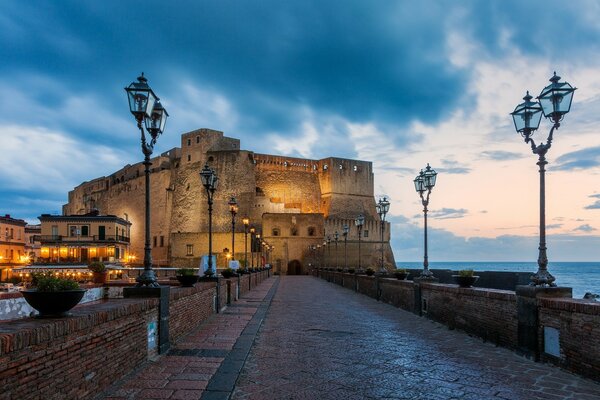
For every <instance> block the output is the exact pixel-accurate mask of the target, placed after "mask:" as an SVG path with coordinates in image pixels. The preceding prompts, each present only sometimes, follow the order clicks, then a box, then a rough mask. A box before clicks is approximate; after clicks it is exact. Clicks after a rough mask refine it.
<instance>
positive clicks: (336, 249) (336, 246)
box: [333, 231, 340, 269]
mask: <svg viewBox="0 0 600 400" xmlns="http://www.w3.org/2000/svg"><path fill="white" fill-rule="evenodd" d="M333 240H335V268H336V269H337V268H339V267H340V264H339V263H338V241H339V240H340V233H339V232H338V231H335V233H334V234H333Z"/></svg>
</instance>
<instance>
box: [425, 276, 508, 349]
mask: <svg viewBox="0 0 600 400" xmlns="http://www.w3.org/2000/svg"><path fill="white" fill-rule="evenodd" d="M421 298H422V299H425V300H426V302H427V317H429V318H431V319H433V320H435V321H438V322H441V323H443V324H444V325H447V326H448V327H450V328H452V329H454V328H456V329H460V330H463V331H465V332H468V333H471V334H474V335H476V336H479V337H481V338H483V339H484V340H487V341H491V342H493V343H495V344H498V345H501V346H504V347H508V348H513V349H514V348H516V347H517V331H518V320H517V296H516V295H515V293H514V292H511V291H505V290H495V289H479V288H460V287H457V286H456V285H447V284H432V283H422V284H421Z"/></svg>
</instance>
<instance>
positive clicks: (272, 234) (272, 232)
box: [271, 228, 279, 236]
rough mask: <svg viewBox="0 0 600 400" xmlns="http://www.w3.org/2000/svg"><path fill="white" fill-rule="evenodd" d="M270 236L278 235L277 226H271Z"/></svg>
mask: <svg viewBox="0 0 600 400" xmlns="http://www.w3.org/2000/svg"><path fill="white" fill-rule="evenodd" d="M271 236H279V228H273V230H272V231H271Z"/></svg>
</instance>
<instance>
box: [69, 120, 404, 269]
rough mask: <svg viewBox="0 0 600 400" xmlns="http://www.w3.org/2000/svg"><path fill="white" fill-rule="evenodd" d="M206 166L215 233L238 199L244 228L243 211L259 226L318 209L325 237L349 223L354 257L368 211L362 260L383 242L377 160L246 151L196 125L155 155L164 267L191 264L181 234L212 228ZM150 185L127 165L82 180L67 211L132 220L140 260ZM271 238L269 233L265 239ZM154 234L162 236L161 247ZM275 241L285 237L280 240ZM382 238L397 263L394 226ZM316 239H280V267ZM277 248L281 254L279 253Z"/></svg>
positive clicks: (158, 255) (137, 168)
mask: <svg viewBox="0 0 600 400" xmlns="http://www.w3.org/2000/svg"><path fill="white" fill-rule="evenodd" d="M205 164H208V165H209V166H210V167H211V168H212V169H214V170H215V172H216V174H217V176H218V177H219V186H218V189H217V191H216V192H215V194H214V204H213V214H212V216H213V219H212V224H213V232H215V233H216V234H218V233H227V232H229V233H230V232H231V228H232V226H231V213H230V211H229V205H228V204H227V203H228V202H229V200H230V198H231V197H235V198H236V200H237V203H238V208H239V209H238V214H237V219H236V222H237V223H236V227H235V230H236V232H237V233H238V234H239V233H241V232H243V229H244V228H243V225H242V218H244V217H248V218H249V219H250V221H251V224H252V225H253V226H255V227H256V228H257V229H258V231H259V232H260V231H261V230H262V225H263V223H264V221H263V215H265V214H269V215H270V214H307V215H312V214H319V215H321V217H320V218H324V222H323V223H322V224H321V225H320V228H319V229H320V231H319V233H318V234H319V235H320V239H319V241H322V239H323V238H324V237H325V236H326V235H328V234H329V235H333V233H334V232H335V230H336V229H337V230H339V232H340V234H341V225H340V224H341V222H340V221H342V220H344V221H347V223H348V224H349V225H350V227H351V232H350V235H349V238H348V247H347V249H348V257H349V258H353V259H354V258H355V257H357V256H358V254H357V251H354V250H351V247H357V246H351V243H353V240H356V239H357V237H356V232H355V227H354V224H353V222H354V218H355V217H356V216H357V215H358V214H361V213H362V214H364V215H365V216H366V221H365V230H366V231H368V234H369V236H368V237H364V238H362V242H363V243H362V244H361V260H363V264H365V262H370V261H368V260H371V259H376V258H377V257H375V256H373V254H379V253H378V252H379V249H380V248H381V243H379V241H380V237H379V230H378V226H380V225H378V223H379V217H378V216H377V214H376V211H375V199H374V197H373V190H374V189H373V186H374V185H373V172H372V163H371V162H367V161H358V160H348V159H341V158H333V157H332V158H327V159H323V160H310V159H301V158H293V157H285V156H276V155H267V154H258V153H253V152H250V151H246V150H241V149H240V141H239V140H238V139H234V138H228V137H225V136H224V135H223V132H220V131H215V130H211V129H198V130H195V131H191V132H187V133H184V134H183V135H182V136H181V148H175V149H171V150H169V151H168V152H165V153H163V154H161V155H160V156H157V157H155V158H153V159H152V166H151V176H150V186H151V189H150V197H151V199H150V201H151V213H150V215H151V226H150V232H151V235H150V236H151V242H152V243H151V244H152V255H153V259H154V261H155V262H160V264H162V265H164V264H165V263H166V262H169V263H174V264H173V265H174V266H183V265H187V264H189V263H190V262H192V261H190V260H189V258H188V257H187V256H185V255H184V256H182V249H184V248H185V244H187V242H180V241H181V240H184V241H185V240H187V237H185V236H182V234H192V235H196V236H195V237H196V238H197V240H198V241H202V242H205V240H203V239H200V238H201V237H203V236H204V235H203V234H204V233H206V232H207V231H208V205H207V198H206V191H205V189H204V187H203V186H202V184H201V180H200V175H199V173H200V171H201V170H202V168H203V166H204V165H205ZM144 191H145V186H144V166H143V164H142V163H137V164H134V165H126V166H125V167H123V168H122V169H120V170H119V171H117V172H115V173H114V174H111V175H110V176H106V177H100V178H97V179H94V180H92V181H89V182H84V183H82V184H81V185H79V186H77V187H76V188H75V189H74V190H73V191H71V192H70V193H69V202H68V204H66V205H65V206H64V207H63V214H81V213H85V212H89V211H90V210H91V209H94V208H96V209H98V210H99V211H100V212H101V213H102V214H113V215H117V216H120V217H123V218H126V219H128V220H129V221H131V222H132V227H131V239H132V241H131V251H132V253H133V254H135V255H136V256H137V260H138V261H139V262H141V260H142V259H143V253H144V251H143V247H144V199H145V197H144V193H145V192H144ZM371 225H372V226H371ZM265 233H267V232H265ZM269 236H270V235H265V236H264V237H265V239H267V238H268V237H269ZM154 237H156V238H157V240H156V246H154ZM161 237H162V240H161ZM270 239H273V240H276V241H281V238H278V239H274V238H270ZM293 241H296V243H292V242H293ZM369 242H371V243H369ZM384 242H385V243H384V247H385V249H384V251H385V255H386V260H388V261H389V264H390V265H392V264H393V254H392V251H391V247H390V246H389V224H388V225H387V226H386V236H385V239H384ZM161 243H162V246H161ZM198 243H199V242H198ZM270 243H271V242H270ZM311 243H312V242H311ZM311 243H309V241H307V240H303V239H301V238H289V239H288V240H286V242H285V244H284V243H283V242H282V243H281V246H277V245H276V250H275V252H274V253H275V254H274V260H273V261H275V260H278V265H281V266H282V267H281V268H282V272H285V270H286V268H287V263H288V262H289V261H291V260H293V259H299V260H300V261H301V262H302V263H303V265H306V259H307V257H309V256H310V254H308V245H309V244H311ZM272 244H274V243H272ZM278 248H279V250H278ZM284 248H285V252H284ZM216 249H217V248H216V247H215V251H216ZM304 249H306V252H305V251H304ZM238 250H239V249H236V253H237V252H238ZM338 250H339V248H338ZM278 251H280V252H281V253H279V254H278ZM290 252H291V253H290ZM304 253H306V254H304ZM354 253H356V255H355V254H354ZM290 254H292V255H290ZM198 257H199V256H198ZM193 262H195V261H193ZM193 262H192V263H193Z"/></svg>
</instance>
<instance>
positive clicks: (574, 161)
mask: <svg viewBox="0 0 600 400" xmlns="http://www.w3.org/2000/svg"><path fill="white" fill-rule="evenodd" d="M556 163H557V165H555V166H554V169H557V170H559V171H571V170H577V169H589V168H595V167H598V166H600V146H595V147H588V148H585V149H581V150H577V151H573V152H570V153H565V154H563V155H562V156H560V157H558V158H557V159H556Z"/></svg>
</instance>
